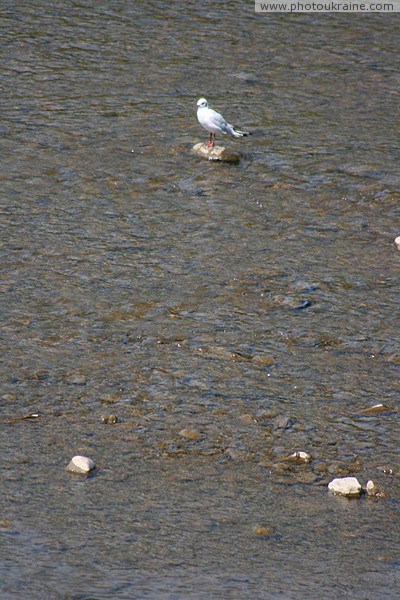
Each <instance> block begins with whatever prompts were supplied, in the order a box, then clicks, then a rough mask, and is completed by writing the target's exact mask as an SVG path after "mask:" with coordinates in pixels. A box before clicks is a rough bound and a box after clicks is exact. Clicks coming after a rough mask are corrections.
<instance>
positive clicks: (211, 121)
mask: <svg viewBox="0 0 400 600" xmlns="http://www.w3.org/2000/svg"><path fill="white" fill-rule="evenodd" d="M197 120H198V122H199V123H200V125H202V126H203V127H204V129H207V131H209V132H210V141H208V142H206V144H207V146H208V147H209V148H212V147H213V146H214V144H215V135H216V133H217V132H218V133H223V134H226V133H230V134H232V135H234V136H235V137H243V136H246V135H251V133H250V132H249V131H239V130H238V129H233V127H232V125H230V124H229V123H227V122H226V121H225V119H224V117H223V116H222V115H220V114H219V113H217V112H216V111H215V110H213V109H212V108H208V102H207V100H206V99H205V98H200V100H198V101H197Z"/></svg>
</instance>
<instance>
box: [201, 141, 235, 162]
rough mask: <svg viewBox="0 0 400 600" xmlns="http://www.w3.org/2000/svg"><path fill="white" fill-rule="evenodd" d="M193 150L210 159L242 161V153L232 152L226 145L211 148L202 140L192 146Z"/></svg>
mask: <svg viewBox="0 0 400 600" xmlns="http://www.w3.org/2000/svg"><path fill="white" fill-rule="evenodd" d="M192 152H194V154H196V155H197V156H201V157H202V158H207V159H208V160H219V161H221V162H229V163H238V162H239V161H240V154H239V153H238V152H232V150H228V149H227V148H225V146H213V147H212V148H209V147H208V146H207V144H204V143H203V142H200V143H199V144H196V145H195V146H193V148H192Z"/></svg>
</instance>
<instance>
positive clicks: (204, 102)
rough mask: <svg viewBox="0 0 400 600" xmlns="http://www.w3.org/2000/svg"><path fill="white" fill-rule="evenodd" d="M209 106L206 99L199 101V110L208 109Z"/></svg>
mask: <svg viewBox="0 0 400 600" xmlns="http://www.w3.org/2000/svg"><path fill="white" fill-rule="evenodd" d="M207 106H208V102H207V100H206V99H205V98H200V100H197V108H207Z"/></svg>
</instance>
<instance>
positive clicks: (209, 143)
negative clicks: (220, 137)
mask: <svg viewBox="0 0 400 600" xmlns="http://www.w3.org/2000/svg"><path fill="white" fill-rule="evenodd" d="M212 135H213V134H212V133H210V141H209V142H206V144H207V146H208V147H209V148H212V147H213V146H214V144H213V143H212Z"/></svg>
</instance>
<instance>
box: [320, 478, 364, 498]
mask: <svg viewBox="0 0 400 600" xmlns="http://www.w3.org/2000/svg"><path fill="white" fill-rule="evenodd" d="M328 488H329V489H330V491H331V492H333V493H334V494H338V495H339V496H359V495H360V493H361V483H360V482H359V481H358V479H356V477H341V478H339V479H333V481H331V482H330V484H329V485H328Z"/></svg>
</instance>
